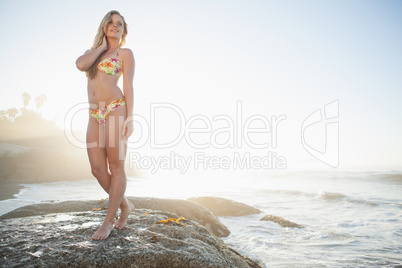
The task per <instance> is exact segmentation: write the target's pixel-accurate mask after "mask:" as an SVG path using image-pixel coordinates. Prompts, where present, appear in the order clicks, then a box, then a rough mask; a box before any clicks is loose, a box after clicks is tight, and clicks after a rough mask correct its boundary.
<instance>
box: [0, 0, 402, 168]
mask: <svg viewBox="0 0 402 268" xmlns="http://www.w3.org/2000/svg"><path fill="white" fill-rule="evenodd" d="M113 9H115V10H118V11H120V12H121V13H122V15H123V16H124V17H125V19H126V22H127V23H128V25H129V28H128V30H129V33H128V37H127V43H126V47H128V48H130V49H131V50H132V51H133V52H134V56H135V60H136V70H135V78H134V92H135V93H134V94H135V101H134V105H135V108H134V113H135V116H136V118H135V119H136V124H135V133H134V135H133V136H132V138H131V139H130V141H131V142H130V144H129V147H130V149H131V150H132V152H135V154H134V155H133V157H134V158H137V159H139V158H140V157H142V158H143V160H144V161H143V163H142V164H144V165H146V163H145V162H146V160H147V161H148V160H149V161H152V159H156V157H170V156H171V152H174V153H175V154H176V158H178V157H193V160H194V159H195V156H194V154H195V153H199V154H204V156H208V157H209V158H210V159H211V158H216V159H215V160H216V161H218V162H219V161H221V160H222V159H223V158H225V157H226V158H228V161H234V158H236V157H237V156H239V155H240V157H246V155H247V154H248V153H249V154H250V155H251V156H256V157H257V158H258V157H260V159H261V158H263V157H267V158H266V160H267V161H268V162H269V161H271V162H272V163H273V164H272V163H271V164H272V165H270V166H269V167H266V168H268V169H275V168H278V169H280V168H283V165H282V164H283V161H285V163H286V165H285V169H289V170H291V169H310V168H311V169H323V170H333V171H336V170H395V169H397V170H400V169H402V139H401V137H402V124H401V123H400V122H402V106H401V105H400V101H401V100H402V75H401V74H402V50H401V49H400V48H401V47H402V36H401V34H400V29H401V28H402V17H401V16H400V14H401V13H402V2H401V1H392V0H387V1H367V0H365V1H363V0H355V1H296V0H294V1H257V0H253V1H99V0H97V1H92V0H90V1H44V0H38V1H21V0H17V1H4V0H1V1H0V15H1V17H2V19H3V21H4V22H5V23H4V24H3V25H4V26H5V27H3V34H2V41H1V45H0V46H1V47H0V51H1V52H0V53H1V59H2V60H3V66H4V67H3V68H2V72H0V81H1V82H2V86H1V88H0V109H3V110H4V109H8V108H11V107H17V108H19V107H21V106H22V98H21V96H22V93H23V92H28V93H29V94H30V95H31V96H32V97H33V98H35V97H36V96H39V95H41V94H45V95H46V96H47V100H48V101H47V103H46V104H45V105H44V107H43V110H42V114H43V117H45V118H47V119H50V120H55V121H56V124H57V125H58V126H59V127H60V128H65V129H66V131H67V132H72V131H85V129H86V124H87V120H88V114H87V110H86V109H84V108H82V107H86V106H85V105H86V104H87V92H86V77H85V74H84V73H82V72H80V71H78V69H76V67H75V60H76V59H77V58H78V57H79V56H80V55H81V54H83V53H84V52H85V50H87V49H88V48H89V47H90V46H91V45H92V42H93V39H94V37H95V34H96V30H97V28H98V26H99V23H100V21H101V19H102V18H103V16H104V15H105V14H106V13H107V12H108V11H110V10H113ZM120 86H121V84H120ZM30 107H31V108H32V109H34V104H33V103H32V104H31V106H30ZM310 115H311V117H310ZM328 115H332V116H328ZM217 116H218V117H217ZM329 117H330V118H329ZM66 118H67V119H68V120H67V121H68V122H67V123H66V120H65V119H66ZM239 118H241V120H239ZM71 129H72V130H71ZM194 129H196V130H194ZM224 129H226V132H225V131H223V130H224ZM253 129H254V130H253ZM256 129H257V130H256ZM247 131H248V134H247V133H246V132H247ZM195 132H197V133H195ZM213 133H215V134H213ZM219 133H220V134H219ZM245 133H246V134H245ZM245 136H247V137H245ZM146 137H148V139H146ZM152 140H153V143H152ZM174 140H177V141H178V142H177V143H174V142H173V141H174ZM157 144H159V145H160V146H159V147H161V148H158V145H157ZM163 144H164V145H163ZM167 144H170V145H167ZM200 144H204V147H203V146H202V145H200ZM222 144H223V145H222ZM261 144H267V145H266V146H265V148H258V147H264V146H260V145H261ZM139 145H141V146H139ZM224 145H226V146H224ZM221 147H223V148H221ZM236 154H237V156H236ZM272 155H274V156H276V157H272ZM134 158H133V159H132V161H135V159H134ZM268 158H269V159H270V160H269V159H268ZM203 159H204V160H205V157H204V158H203ZM242 159H243V158H242ZM170 160H172V158H171V157H170ZM204 160H203V161H204ZM215 160H211V161H215ZM172 161H173V160H172ZM222 161H226V160H222ZM247 161H249V162H250V161H252V160H247ZM256 161H257V162H258V159H257V160H256ZM281 163H282V164H281ZM135 164H137V165H140V162H135ZM204 164H205V163H204ZM249 164H250V163H249ZM206 165H207V166H208V164H206ZM220 165H223V167H224V166H225V165H224V163H220ZM278 165H279V166H278ZM209 167H210V168H211V169H214V167H211V166H209ZM176 169H177V170H179V169H178V168H177V166H176ZM218 169H219V168H218ZM223 169H224V168H223ZM229 169H230V168H229ZM246 169H250V170H254V169H256V168H253V167H252V166H251V167H246ZM148 170H149V169H148Z"/></svg>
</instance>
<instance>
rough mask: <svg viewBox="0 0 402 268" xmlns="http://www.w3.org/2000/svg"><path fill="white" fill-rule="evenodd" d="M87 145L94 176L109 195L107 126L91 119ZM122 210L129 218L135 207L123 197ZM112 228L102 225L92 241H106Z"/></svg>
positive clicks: (111, 226) (109, 176) (108, 225)
mask: <svg viewBox="0 0 402 268" xmlns="http://www.w3.org/2000/svg"><path fill="white" fill-rule="evenodd" d="M87 143H88V149H87V150H88V157H89V161H90V164H91V170H92V174H93V175H94V176H95V177H96V178H97V180H98V182H99V184H100V185H101V186H102V188H103V189H104V190H105V191H106V192H107V193H109V188H110V183H111V174H110V173H109V172H108V163H107V153H106V147H105V144H106V141H105V126H104V125H99V123H98V122H97V121H96V120H95V119H94V118H91V117H90V118H89V123H88V130H87ZM93 143H95V144H93ZM120 208H121V211H122V216H124V215H127V216H125V217H126V218H127V217H128V214H129V213H130V212H131V211H132V210H133V209H134V206H133V205H132V204H131V202H129V201H128V200H127V198H126V197H123V200H122V202H121V203H120ZM128 211H130V212H128ZM127 212H128V213H127ZM121 218H122V217H121ZM123 218H124V217H123ZM119 226H120V225H119ZM102 227H103V228H102ZM123 227H124V226H123ZM112 228H113V224H111V225H110V224H106V225H105V224H104V225H102V226H101V228H100V229H99V230H98V231H97V232H96V233H95V234H94V235H93V236H92V239H95V240H99V239H106V238H107V237H108V235H109V233H110V231H111V229H112Z"/></svg>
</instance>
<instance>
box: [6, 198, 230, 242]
mask: <svg viewBox="0 0 402 268" xmlns="http://www.w3.org/2000/svg"><path fill="white" fill-rule="evenodd" d="M128 199H129V200H130V201H131V202H132V203H133V204H134V206H135V207H136V208H145V209H152V210H161V211H166V212H171V213H175V214H177V215H180V216H183V217H185V218H187V219H190V220H195V221H197V222H199V223H201V224H202V225H204V226H205V227H206V228H207V229H208V230H209V231H211V232H212V233H213V234H215V235H217V236H220V237H226V236H228V235H229V234H230V231H229V230H228V229H227V228H226V227H225V226H224V225H223V224H222V223H221V222H220V221H219V219H218V218H217V217H216V216H214V215H213V214H212V212H211V211H209V210H208V209H206V208H205V207H203V206H201V205H198V204H196V203H194V202H191V201H187V200H180V199H162V198H151V197H128ZM107 206H108V203H107V200H105V201H103V202H99V201H65V202H60V203H40V204H33V205H29V206H25V207H21V208H18V209H16V210H13V211H11V212H9V213H7V214H4V215H2V216H0V219H9V218H20V217H27V216H35V215H45V214H49V213H61V212H77V211H88V210H92V209H93V208H98V207H107Z"/></svg>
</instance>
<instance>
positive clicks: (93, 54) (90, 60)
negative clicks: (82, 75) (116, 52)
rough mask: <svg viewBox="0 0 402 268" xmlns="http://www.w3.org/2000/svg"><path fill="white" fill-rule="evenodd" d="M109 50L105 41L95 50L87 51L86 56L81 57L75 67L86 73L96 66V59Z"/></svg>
mask: <svg viewBox="0 0 402 268" xmlns="http://www.w3.org/2000/svg"><path fill="white" fill-rule="evenodd" d="M106 49H107V44H106V40H105V39H104V40H103V42H102V45H100V46H99V47H97V48H95V49H94V50H87V51H85V53H84V55H82V56H80V57H79V58H78V59H77V60H76V61H75V65H76V66H77V68H78V70H80V71H81V72H86V71H88V69H89V68H90V67H91V66H92V64H94V62H95V61H96V59H97V58H98V57H99V55H100V54H102V52H103V51H105V50H106Z"/></svg>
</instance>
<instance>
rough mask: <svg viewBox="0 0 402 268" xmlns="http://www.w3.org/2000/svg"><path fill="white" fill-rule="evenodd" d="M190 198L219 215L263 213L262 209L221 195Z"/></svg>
mask: <svg viewBox="0 0 402 268" xmlns="http://www.w3.org/2000/svg"><path fill="white" fill-rule="evenodd" d="M188 200H190V201H192V202H195V203H197V204H200V205H202V206H204V207H206V208H207V209H209V210H210V211H212V213H214V215H215V216H217V217H220V216H245V215H250V214H258V213H261V210H259V209H257V208H255V207H252V206H249V205H246V204H243V203H239V202H236V201H233V200H229V199H225V198H221V197H213V196H203V197H193V198H189V199H188Z"/></svg>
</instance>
